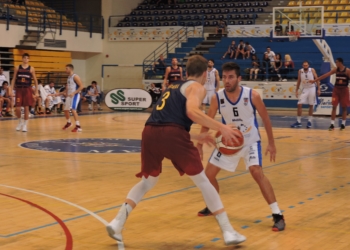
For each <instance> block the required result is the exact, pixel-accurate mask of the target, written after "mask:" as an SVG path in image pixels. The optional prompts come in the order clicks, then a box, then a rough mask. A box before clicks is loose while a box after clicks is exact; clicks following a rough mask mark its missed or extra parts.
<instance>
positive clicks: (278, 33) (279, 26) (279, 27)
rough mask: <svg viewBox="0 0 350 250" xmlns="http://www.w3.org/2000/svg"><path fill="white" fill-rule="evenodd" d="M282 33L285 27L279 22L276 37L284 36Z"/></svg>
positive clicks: (276, 27)
mask: <svg viewBox="0 0 350 250" xmlns="http://www.w3.org/2000/svg"><path fill="white" fill-rule="evenodd" d="M282 31H283V27H282V25H281V24H280V22H279V21H276V25H275V35H276V36H281V35H282Z"/></svg>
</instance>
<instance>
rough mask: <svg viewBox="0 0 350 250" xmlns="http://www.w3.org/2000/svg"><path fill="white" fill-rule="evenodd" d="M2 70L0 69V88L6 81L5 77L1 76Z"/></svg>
mask: <svg viewBox="0 0 350 250" xmlns="http://www.w3.org/2000/svg"><path fill="white" fill-rule="evenodd" d="M3 73H4V69H3V67H0V87H1V86H2V83H3V82H5V81H7V79H6V76H5V75H4V74H3Z"/></svg>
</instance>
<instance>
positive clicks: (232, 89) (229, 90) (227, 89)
mask: <svg viewBox="0 0 350 250" xmlns="http://www.w3.org/2000/svg"><path fill="white" fill-rule="evenodd" d="M237 87H238V81H236V82H235V84H234V85H233V86H232V87H230V88H226V86H225V90H226V91H227V92H229V93H233V92H235V91H236V89H237Z"/></svg>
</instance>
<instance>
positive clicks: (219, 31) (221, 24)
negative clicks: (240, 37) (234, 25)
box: [216, 19, 226, 34]
mask: <svg viewBox="0 0 350 250" xmlns="http://www.w3.org/2000/svg"><path fill="white" fill-rule="evenodd" d="M225 29H226V23H225V22H224V20H222V19H221V20H220V21H219V24H218V26H217V27H216V34H224V33H225Z"/></svg>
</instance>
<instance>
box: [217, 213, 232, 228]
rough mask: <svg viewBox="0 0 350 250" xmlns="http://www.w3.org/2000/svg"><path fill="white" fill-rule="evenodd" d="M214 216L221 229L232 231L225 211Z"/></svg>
mask: <svg viewBox="0 0 350 250" xmlns="http://www.w3.org/2000/svg"><path fill="white" fill-rule="evenodd" d="M215 218H216V220H217V221H218V223H219V225H220V228H221V230H222V231H234V229H233V227H232V225H231V223H230V220H229V219H228V216H227V213H226V212H223V213H221V214H218V215H216V216H215Z"/></svg>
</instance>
